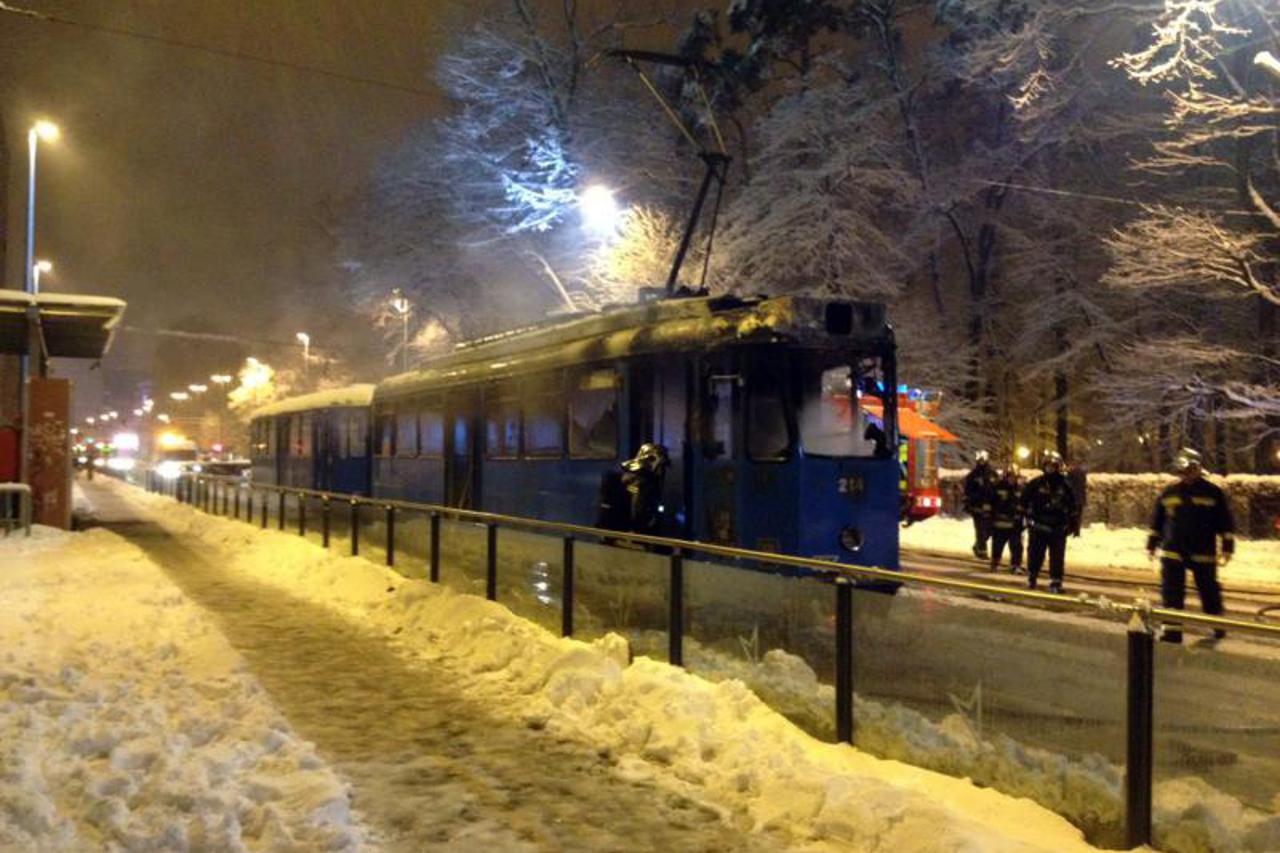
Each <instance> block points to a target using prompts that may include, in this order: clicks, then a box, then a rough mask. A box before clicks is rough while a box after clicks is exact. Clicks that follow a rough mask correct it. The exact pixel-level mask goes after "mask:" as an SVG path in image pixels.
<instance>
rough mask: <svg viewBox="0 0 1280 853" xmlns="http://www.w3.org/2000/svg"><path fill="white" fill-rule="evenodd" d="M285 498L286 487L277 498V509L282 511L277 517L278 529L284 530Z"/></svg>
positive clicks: (279, 511)
mask: <svg viewBox="0 0 1280 853" xmlns="http://www.w3.org/2000/svg"><path fill="white" fill-rule="evenodd" d="M284 499H285V493H284V489H281V490H280V494H279V496H278V497H277V498H276V511H277V512H278V513H280V514H279V515H278V516H277V517H276V530H284Z"/></svg>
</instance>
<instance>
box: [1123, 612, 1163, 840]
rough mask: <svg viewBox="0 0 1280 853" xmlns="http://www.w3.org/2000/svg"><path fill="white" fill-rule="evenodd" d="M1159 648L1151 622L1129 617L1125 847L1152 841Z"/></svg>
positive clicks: (1136, 614) (1138, 617)
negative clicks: (1152, 792) (1157, 657)
mask: <svg viewBox="0 0 1280 853" xmlns="http://www.w3.org/2000/svg"><path fill="white" fill-rule="evenodd" d="M1155 677H1156V650H1155V639H1154V637H1153V634H1152V630H1151V625H1150V624H1149V623H1148V622H1147V620H1146V619H1144V618H1142V616H1141V615H1140V614H1138V613H1134V615H1133V618H1132V619H1131V620H1129V690H1128V703H1127V706H1128V715H1127V716H1128V722H1127V731H1128V741H1129V743H1128V749H1127V751H1126V756H1125V772H1124V836H1125V846H1126V847H1141V846H1142V845H1144V844H1150V843H1151V780H1152V766H1153V764H1154V761H1155V755H1154V752H1155V750H1154V746H1153V729H1154V723H1155V714H1154V709H1155Z"/></svg>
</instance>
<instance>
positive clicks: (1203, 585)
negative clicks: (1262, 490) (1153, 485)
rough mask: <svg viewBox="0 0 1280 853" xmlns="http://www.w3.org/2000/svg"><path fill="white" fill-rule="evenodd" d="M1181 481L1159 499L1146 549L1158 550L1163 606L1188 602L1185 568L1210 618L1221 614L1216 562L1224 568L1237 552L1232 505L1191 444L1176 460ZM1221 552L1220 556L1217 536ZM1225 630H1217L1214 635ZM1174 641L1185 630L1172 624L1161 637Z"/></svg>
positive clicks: (1179, 639)
mask: <svg viewBox="0 0 1280 853" xmlns="http://www.w3.org/2000/svg"><path fill="white" fill-rule="evenodd" d="M1174 471H1175V472H1176V473H1177V475H1178V481H1177V482H1176V483H1173V484H1172V485H1170V486H1168V487H1167V488H1166V489H1165V490H1164V491H1163V492H1161V493H1160V497H1159V498H1157V499H1156V506H1155V512H1154V513H1153V514H1152V518H1151V535H1150V536H1149V537H1148V538H1147V553H1148V554H1149V555H1150V556H1152V557H1155V555H1156V549H1157V548H1159V550H1160V597H1161V599H1162V600H1163V601H1164V606H1165V607H1168V608H1171V609H1174V610H1181V609H1183V606H1184V605H1185V603H1186V593H1187V572H1188V571H1189V572H1191V575H1192V577H1194V578H1195V582H1196V590H1197V591H1198V592H1199V594H1200V606H1201V608H1202V609H1203V610H1204V612H1205V613H1208V614H1210V615H1212V616H1219V615H1221V614H1222V588H1221V587H1220V586H1219V585H1218V562H1219V560H1221V562H1222V564H1223V565H1224V566H1225V565H1226V564H1227V563H1228V562H1229V561H1230V560H1231V555H1232V554H1234V553H1235V536H1234V532H1235V526H1234V524H1233V522H1232V519H1231V506H1230V505H1229V504H1228V503H1227V496H1226V495H1225V494H1223V492H1222V489H1220V488H1218V487H1217V486H1215V485H1214V484H1213V483H1210V482H1209V481H1208V480H1206V479H1205V477H1204V468H1203V466H1202V464H1201V460H1200V454H1199V453H1197V452H1196V451H1194V450H1191V449H1189V448H1184V449H1183V450H1181V451H1179V453H1178V457H1177V459H1176V460H1174ZM1219 537H1221V539H1222V554H1221V556H1219V554H1218V539H1219ZM1223 636H1225V632H1223V631H1222V630H1220V629H1216V628H1215V629H1214V632H1213V638H1214V639H1215V640H1219V639H1222V637H1223ZM1161 639H1162V640H1165V641H1166V642H1170V643H1180V642H1182V631H1181V630H1180V629H1179V628H1178V627H1177V626H1176V625H1171V626H1169V628H1168V629H1167V630H1166V631H1165V632H1164V635H1163V636H1162V637H1161Z"/></svg>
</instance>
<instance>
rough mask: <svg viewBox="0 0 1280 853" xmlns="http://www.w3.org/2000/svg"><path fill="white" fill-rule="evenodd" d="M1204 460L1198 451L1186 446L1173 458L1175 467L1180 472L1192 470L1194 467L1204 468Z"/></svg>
mask: <svg viewBox="0 0 1280 853" xmlns="http://www.w3.org/2000/svg"><path fill="white" fill-rule="evenodd" d="M1203 467H1204V464H1203V460H1202V459H1201V457H1200V453H1199V452H1198V451H1195V450H1192V449H1191V448H1190V447H1184V448H1182V449H1181V450H1179V451H1178V455H1177V457H1176V458H1175V459H1174V460H1173V469H1174V470H1175V471H1177V472H1178V473H1180V474H1181V473H1184V472H1186V471H1190V470H1191V469H1192V468H1197V469H1199V468H1203Z"/></svg>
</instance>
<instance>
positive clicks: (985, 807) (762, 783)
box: [112, 484, 1094, 853]
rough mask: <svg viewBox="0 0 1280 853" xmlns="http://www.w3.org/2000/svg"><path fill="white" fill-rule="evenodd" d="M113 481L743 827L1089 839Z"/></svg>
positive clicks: (966, 840) (745, 706)
mask: <svg viewBox="0 0 1280 853" xmlns="http://www.w3.org/2000/svg"><path fill="white" fill-rule="evenodd" d="M112 488H113V490H115V491H116V492H117V493H118V494H120V495H121V496H122V497H125V498H126V499H127V500H128V501H129V502H130V503H131V504H132V505H134V506H136V507H138V508H139V512H140V513H142V514H144V515H146V516H147V517H149V518H150V519H152V520H154V521H156V522H157V523H159V524H160V525H161V526H162V527H164V528H166V529H168V530H169V531H171V532H173V533H177V534H180V535H183V536H187V537H199V538H200V539H202V540H203V541H204V542H205V543H206V545H208V546H212V547H214V548H216V549H217V551H218V553H220V554H222V555H225V565H226V570H227V571H228V572H239V573H245V574H247V575H250V576H252V577H253V578H255V579H256V580H258V581H259V582H263V583H267V584H271V585H274V586H277V587H278V588H279V589H280V590H281V593H282V594H286V593H287V594H290V595H295V596H299V597H301V598H304V599H307V600H309V601H313V602H315V603H319V604H323V605H325V606H326V607H329V608H332V609H333V610H334V611H336V612H340V613H342V614H344V615H345V616H346V617H347V618H350V619H352V620H354V621H358V622H359V623H361V624H363V625H365V626H369V627H374V628H376V629H378V630H381V631H383V632H385V634H386V635H387V637H388V641H389V642H392V641H394V642H396V643H399V644H400V645H401V646H402V647H404V648H405V649H407V650H409V651H411V652H412V653H414V654H416V655H418V656H420V657H421V658H423V659H426V660H430V661H432V662H434V664H435V665H437V666H439V667H440V668H441V671H442V674H450V675H452V676H453V677H456V678H457V679H458V680H459V681H460V682H461V683H462V686H463V688H464V689H465V690H466V691H467V693H469V694H471V695H475V696H477V697H479V698H484V699H485V700H486V701H487V703H488V704H489V705H490V706H491V707H494V708H497V709H507V710H506V711H505V713H509V714H511V715H513V716H514V717H516V718H519V719H522V720H523V721H524V722H525V723H526V724H528V725H530V726H532V727H534V728H540V729H545V730H547V731H548V732H549V733H552V734H556V735H559V736H563V737H568V738H575V739H578V740H581V741H586V742H589V743H591V744H593V745H594V746H596V748H597V749H599V750H601V751H606V752H608V753H609V754H611V755H613V756H615V757H616V759H617V766H618V768H619V769H620V771H621V772H623V773H627V774H634V776H635V777H642V778H645V779H647V780H652V781H653V782H655V783H656V784H659V785H663V786H666V787H670V788H675V789H678V790H680V791H681V793H683V795H684V796H687V797H689V798H691V799H696V800H698V801H700V802H702V803H704V804H706V805H708V806H709V807H711V808H714V809H715V810H717V811H718V812H720V813H721V814H723V815H724V817H725V819H726V820H728V821H732V822H734V823H735V824H737V825H740V826H744V827H754V828H758V829H763V828H766V827H768V828H772V829H775V830H781V831H783V832H785V833H788V834H790V835H791V836H792V837H793V838H794V839H795V842H796V844H795V849H804V850H836V849H852V850H859V851H902V850H912V851H960V850H965V851H1014V850H1017V851H1032V850H1045V851H1056V853H1065V851H1074V850H1092V849H1094V848H1092V847H1091V846H1089V845H1088V844H1086V843H1085V842H1084V841H1083V840H1082V837H1081V833H1080V832H1079V830H1077V829H1076V828H1074V827H1073V826H1071V825H1070V824H1069V823H1067V821H1066V820H1064V819H1063V818H1061V817H1059V816H1057V815H1055V814H1053V813H1052V812H1050V811H1048V810H1047V809H1044V808H1042V807H1040V806H1038V805H1036V804H1035V803H1032V802H1031V801H1029V800H1023V799H1015V798H1012V797H1008V796H1006V795H1003V794H1000V793H998V792H996V791H993V790H990V789H983V788H978V787H976V786H974V785H972V784H971V783H969V782H967V781H965V780H962V779H955V778H951V777H948V776H944V775H941V774H938V773H933V772H930V771H926V770H921V769H918V768H914V767H910V766H907V765H904V764H900V763H898V762H893V761H884V760H879V759H875V758H872V757H870V756H868V755H866V754H864V753H861V752H858V751H856V750H854V749H853V748H851V747H848V746H837V745H832V744H826V743H821V742H819V741H816V740H814V739H813V738H811V737H809V736H808V735H806V734H804V733H803V732H801V731H800V730H799V729H797V728H796V727H795V726H793V725H792V724H791V723H789V722H788V721H787V720H785V719H784V718H783V717H782V716H780V715H779V714H777V713H776V712H774V711H773V710H771V709H770V708H769V707H767V706H766V705H765V704H764V703H763V702H761V701H760V700H759V699H758V698H757V697H756V696H755V695H754V694H753V693H752V692H751V691H750V690H749V689H748V688H747V687H746V686H744V684H743V683H742V682H741V681H737V680H728V681H723V682H719V683H711V682H708V681H705V680H703V679H701V678H698V677H696V676H693V675H690V674H688V673H686V672H684V671H683V670H680V669H678V668H674V667H671V666H668V665H666V664H663V663H658V662H654V661H651V660H648V659H645V658H638V659H636V660H635V661H634V662H631V663H628V660H627V657H628V655H627V650H626V643H625V641H624V640H622V639H621V638H619V637H616V636H613V635H610V636H608V637H605V638H604V639H603V640H601V641H598V642H596V643H583V642H579V641H576V640H570V639H563V638H559V637H556V636H553V635H552V634H550V633H548V632H547V631H545V630H543V629H542V628H540V627H538V626H536V625H534V624H532V623H530V622H527V621H525V620H522V619H520V618H518V617H516V616H514V615H513V614H512V613H511V612H510V611H508V610H506V609H505V608H504V607H502V606H500V605H498V604H495V603H493V602H489V601H485V600H483V599H480V598H476V597H473V596H468V595H460V594H456V593H453V592H451V591H450V590H448V589H446V588H444V587H442V586H434V585H432V584H430V583H427V582H425V581H417V580H409V579H406V578H404V577H401V576H400V575H398V574H395V573H394V572H391V571H389V570H387V569H384V568H382V567H380V566H376V565H374V564H372V563H369V562H366V561H364V560H362V559H352V558H348V557H339V556H336V555H335V554H332V553H326V552H325V551H323V550H322V549H320V548H318V547H317V546H315V545H313V544H310V543H308V542H306V541H304V540H302V539H300V538H298V537H296V536H293V535H290V534H282V533H277V532H274V531H263V530H258V529H255V528H253V527H250V526H248V525H245V524H242V523H239V522H235V521H229V520H225V519H218V518H211V517H209V516H205V515H201V514H198V513H196V512H195V511H193V510H191V509H190V508H188V507H185V506H180V505H175V504H174V503H173V502H172V501H170V500H168V499H166V498H160V497H157V496H154V495H148V494H145V493H140V492H137V491H132V490H130V489H129V487H126V486H123V485H118V484H113V485H112Z"/></svg>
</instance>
